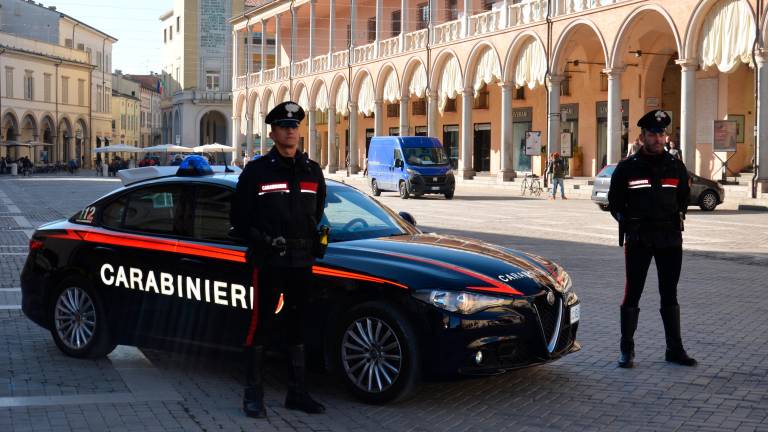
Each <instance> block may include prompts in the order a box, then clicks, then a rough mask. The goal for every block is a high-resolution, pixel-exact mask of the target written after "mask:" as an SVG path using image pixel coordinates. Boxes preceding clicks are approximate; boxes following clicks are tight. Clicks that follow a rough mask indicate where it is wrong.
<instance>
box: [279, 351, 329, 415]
mask: <svg viewBox="0 0 768 432" xmlns="http://www.w3.org/2000/svg"><path fill="white" fill-rule="evenodd" d="M290 355H291V366H290V367H289V368H288V369H289V380H288V394H287V395H286V396H285V407H286V408H288V409H292V410H300V411H304V412H305V413H308V414H322V413H324V412H325V407H324V406H323V405H322V404H321V403H320V402H317V401H316V400H314V399H312V397H311V396H310V395H309V393H307V385H306V382H305V376H306V370H307V366H306V360H305V358H304V345H293V346H292V347H291V348H290Z"/></svg>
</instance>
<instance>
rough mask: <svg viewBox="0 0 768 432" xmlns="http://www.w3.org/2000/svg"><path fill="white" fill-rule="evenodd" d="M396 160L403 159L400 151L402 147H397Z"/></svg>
mask: <svg viewBox="0 0 768 432" xmlns="http://www.w3.org/2000/svg"><path fill="white" fill-rule="evenodd" d="M395 160H396V161H398V160H403V154H402V153H400V149H398V148H396V149H395Z"/></svg>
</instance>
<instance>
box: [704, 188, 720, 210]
mask: <svg viewBox="0 0 768 432" xmlns="http://www.w3.org/2000/svg"><path fill="white" fill-rule="evenodd" d="M717 202H718V196H717V194H716V193H714V192H713V191H711V190H710V191H706V192H704V193H703V194H701V197H699V208H700V209H702V210H704V211H713V210H714V209H715V208H716V207H717Z"/></svg>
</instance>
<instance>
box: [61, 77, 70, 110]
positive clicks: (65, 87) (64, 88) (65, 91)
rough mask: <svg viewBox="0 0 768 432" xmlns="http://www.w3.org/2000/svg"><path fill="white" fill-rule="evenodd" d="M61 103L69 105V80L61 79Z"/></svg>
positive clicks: (66, 78)
mask: <svg viewBox="0 0 768 432" xmlns="http://www.w3.org/2000/svg"><path fill="white" fill-rule="evenodd" d="M61 103H63V104H68V103H69V78H68V77H64V76H63V77H61Z"/></svg>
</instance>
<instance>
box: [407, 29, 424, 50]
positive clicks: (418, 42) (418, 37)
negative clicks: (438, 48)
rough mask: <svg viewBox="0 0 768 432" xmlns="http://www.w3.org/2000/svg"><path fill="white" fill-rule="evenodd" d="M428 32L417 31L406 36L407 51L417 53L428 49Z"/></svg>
mask: <svg viewBox="0 0 768 432" xmlns="http://www.w3.org/2000/svg"><path fill="white" fill-rule="evenodd" d="M427 34H428V30H427V29H423V30H417V31H415V32H410V33H406V34H405V51H416V50H420V49H424V48H426V47H427Z"/></svg>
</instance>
